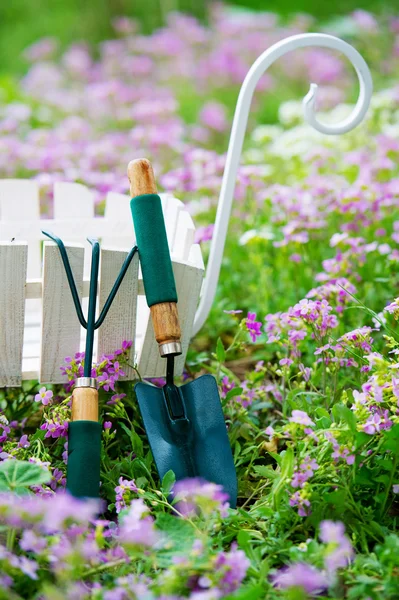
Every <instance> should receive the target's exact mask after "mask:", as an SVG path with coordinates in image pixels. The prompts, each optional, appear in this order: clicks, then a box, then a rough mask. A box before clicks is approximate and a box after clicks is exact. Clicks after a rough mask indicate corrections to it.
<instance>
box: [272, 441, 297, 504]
mask: <svg viewBox="0 0 399 600" xmlns="http://www.w3.org/2000/svg"><path fill="white" fill-rule="evenodd" d="M293 471H294V450H293V449H292V448H287V450H286V451H285V452H284V453H281V464H280V475H279V476H278V477H277V478H276V479H275V481H274V484H273V487H272V491H271V493H272V497H273V507H274V509H275V510H277V509H278V507H279V505H280V501H281V497H282V494H283V492H284V490H285V488H286V487H287V483H288V480H289V479H291V477H292V473H293Z"/></svg>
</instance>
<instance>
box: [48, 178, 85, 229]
mask: <svg viewBox="0 0 399 600" xmlns="http://www.w3.org/2000/svg"><path fill="white" fill-rule="evenodd" d="M93 217H94V195H93V192H92V191H91V190H89V188H87V187H86V186H85V185H82V184H81V183H70V182H66V181H57V182H56V183H55V184H54V218H55V219H65V220H67V221H69V222H70V221H74V222H75V221H77V220H79V219H92V218H93ZM71 233H73V231H71Z"/></svg>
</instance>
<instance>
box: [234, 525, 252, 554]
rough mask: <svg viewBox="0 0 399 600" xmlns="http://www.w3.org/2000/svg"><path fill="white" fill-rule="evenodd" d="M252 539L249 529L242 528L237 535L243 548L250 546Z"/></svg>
mask: <svg viewBox="0 0 399 600" xmlns="http://www.w3.org/2000/svg"><path fill="white" fill-rule="evenodd" d="M250 541H251V534H250V533H249V531H246V530H245V529H240V531H239V532H238V535H237V542H238V545H239V546H240V548H242V549H243V550H245V549H246V548H248V546H249V544H250Z"/></svg>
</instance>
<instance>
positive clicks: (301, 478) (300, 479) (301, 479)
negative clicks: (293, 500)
mask: <svg viewBox="0 0 399 600" xmlns="http://www.w3.org/2000/svg"><path fill="white" fill-rule="evenodd" d="M312 474H313V473H312ZM310 477H311V475H309V473H305V472H303V471H295V472H294V475H293V476H292V479H291V485H292V487H293V488H298V487H299V488H302V487H303V486H304V485H305V483H306V481H307V480H308V479H309V478H310Z"/></svg>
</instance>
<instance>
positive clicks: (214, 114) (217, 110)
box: [200, 102, 228, 132]
mask: <svg viewBox="0 0 399 600" xmlns="http://www.w3.org/2000/svg"><path fill="white" fill-rule="evenodd" d="M200 121H201V122H202V123H203V124H204V125H206V126H207V127H209V128H210V129H214V130H215V131H218V132H221V131H224V130H225V129H226V128H227V126H228V122H227V118H226V108H225V106H224V105H223V104H220V102H207V103H206V104H205V105H204V107H203V109H202V111H201V113H200Z"/></svg>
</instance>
